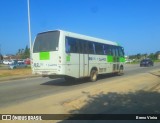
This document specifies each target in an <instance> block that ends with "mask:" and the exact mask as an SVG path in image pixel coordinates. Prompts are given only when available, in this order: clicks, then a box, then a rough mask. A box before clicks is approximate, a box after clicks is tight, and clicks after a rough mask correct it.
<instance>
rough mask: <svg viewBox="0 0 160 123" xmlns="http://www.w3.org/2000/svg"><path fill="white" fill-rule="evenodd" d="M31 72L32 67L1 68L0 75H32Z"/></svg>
mask: <svg viewBox="0 0 160 123" xmlns="http://www.w3.org/2000/svg"><path fill="white" fill-rule="evenodd" d="M31 74H32V71H31V69H30V68H24V69H14V70H0V77H10V76H24V75H31Z"/></svg>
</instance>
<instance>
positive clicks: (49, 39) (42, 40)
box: [33, 31, 60, 53]
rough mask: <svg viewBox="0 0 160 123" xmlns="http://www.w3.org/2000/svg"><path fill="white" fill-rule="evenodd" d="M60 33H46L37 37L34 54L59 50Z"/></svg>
mask: <svg viewBox="0 0 160 123" xmlns="http://www.w3.org/2000/svg"><path fill="white" fill-rule="evenodd" d="M59 35H60V32H59V31H51V32H44V33H40V34H38V35H37V37H36V39H35V43H34V47H33V53H37V52H47V51H56V50H58V42H59Z"/></svg>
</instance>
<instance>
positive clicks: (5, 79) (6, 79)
mask: <svg viewBox="0 0 160 123" xmlns="http://www.w3.org/2000/svg"><path fill="white" fill-rule="evenodd" d="M36 77H41V76H39V75H27V76H12V77H2V78H0V82H4V81H9V80H20V79H27V78H36Z"/></svg>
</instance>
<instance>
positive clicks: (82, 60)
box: [79, 54, 88, 77]
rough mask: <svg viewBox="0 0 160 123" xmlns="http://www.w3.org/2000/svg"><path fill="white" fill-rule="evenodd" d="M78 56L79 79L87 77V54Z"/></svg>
mask: <svg viewBox="0 0 160 123" xmlns="http://www.w3.org/2000/svg"><path fill="white" fill-rule="evenodd" d="M79 56H80V57H79V77H86V76H88V54H80V55H79Z"/></svg>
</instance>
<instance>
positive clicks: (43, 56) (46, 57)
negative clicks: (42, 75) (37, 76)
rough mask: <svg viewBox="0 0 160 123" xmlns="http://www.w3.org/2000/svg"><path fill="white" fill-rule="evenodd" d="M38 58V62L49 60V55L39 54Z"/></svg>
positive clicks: (45, 53) (46, 53) (47, 53)
mask: <svg viewBox="0 0 160 123" xmlns="http://www.w3.org/2000/svg"><path fill="white" fill-rule="evenodd" d="M39 58H40V60H49V59H50V54H49V52H40V53H39Z"/></svg>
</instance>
